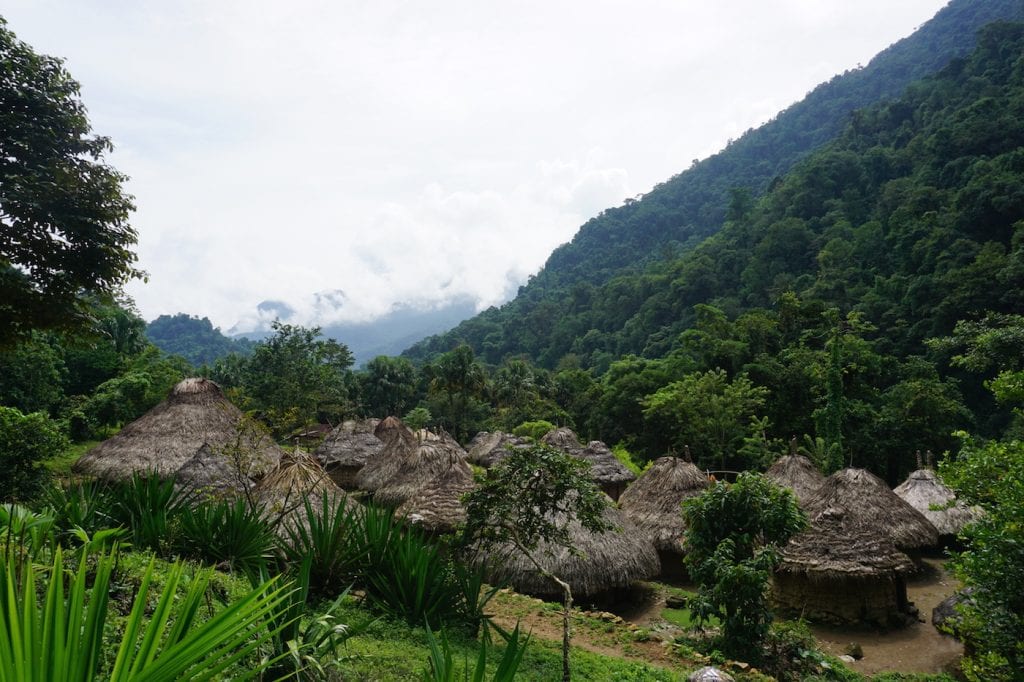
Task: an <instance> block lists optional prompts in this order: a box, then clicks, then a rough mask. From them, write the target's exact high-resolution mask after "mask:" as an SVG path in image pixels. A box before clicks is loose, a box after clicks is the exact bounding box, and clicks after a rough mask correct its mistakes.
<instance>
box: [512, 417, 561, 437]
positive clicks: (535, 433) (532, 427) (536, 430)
mask: <svg viewBox="0 0 1024 682" xmlns="http://www.w3.org/2000/svg"><path fill="white" fill-rule="evenodd" d="M554 428H555V425H554V424H552V423H551V422H549V421H545V420H543V419H539V420H537V421H533V422H523V423H522V424H520V425H519V426H517V427H516V428H514V429H512V435H514V436H520V437H523V436H525V437H528V438H532V439H534V440H537V441H539V440H540V439H541V438H543V437H544V434H546V433H547V432H548V431H551V430H553V429H554Z"/></svg>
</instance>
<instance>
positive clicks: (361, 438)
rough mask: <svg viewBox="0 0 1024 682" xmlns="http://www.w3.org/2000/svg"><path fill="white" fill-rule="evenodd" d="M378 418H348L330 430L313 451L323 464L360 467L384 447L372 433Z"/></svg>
mask: <svg viewBox="0 0 1024 682" xmlns="http://www.w3.org/2000/svg"><path fill="white" fill-rule="evenodd" d="M378 424H380V420H379V419H349V420H348V421H345V422H342V423H341V424H340V425H339V426H338V427H336V428H335V429H334V430H333V431H331V432H330V433H329V434H328V435H327V438H325V439H324V441H323V442H322V443H321V444H320V446H319V447H318V448H317V449H316V450H315V451H314V452H313V455H314V456H315V457H316V458H317V459H318V460H319V461H320V463H321V464H323V465H324V468H327V469H329V468H331V467H333V466H342V467H362V466H363V465H364V464H366V461H367V460H368V459H369V458H370V457H372V456H373V455H375V454H376V453H377V452H379V451H380V449H381V448H383V447H384V442H383V441H382V440H381V439H379V438H377V436H375V435H373V432H374V430H375V429H376V428H377V425H378Z"/></svg>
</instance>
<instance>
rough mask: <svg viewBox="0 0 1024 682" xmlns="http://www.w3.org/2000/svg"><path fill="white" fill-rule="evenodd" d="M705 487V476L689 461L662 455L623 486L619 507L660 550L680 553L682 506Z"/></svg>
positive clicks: (682, 529) (681, 543) (681, 546)
mask: <svg viewBox="0 0 1024 682" xmlns="http://www.w3.org/2000/svg"><path fill="white" fill-rule="evenodd" d="M707 487H708V477H707V475H706V474H705V473H704V472H703V471H701V470H700V469H698V468H697V467H696V466H695V465H694V464H692V463H691V462H686V461H684V460H682V459H680V458H678V457H661V458H659V459H656V460H654V462H652V463H651V466H650V468H649V469H648V470H647V471H645V472H644V473H643V474H641V475H640V478H638V479H637V480H636V481H635V482H634V483H633V484H631V485H630V486H629V487H628V488H626V492H624V493H622V497H621V498H619V506H620V507H622V511H623V512H625V514H626V518H628V519H629V520H630V521H631V522H632V523H633V525H635V526H636V527H637V529H638V530H639V531H640V532H641V533H643V534H644V535H645V536H646V537H647V539H648V540H650V542H651V543H653V544H654V546H655V547H657V548H658V549H659V550H660V551H664V552H671V553H675V554H682V553H683V535H684V533H685V532H686V522H685V521H684V520H683V511H682V508H681V505H682V503H683V500H685V499H688V498H691V497H696V496H697V495H700V494H701V492H703V490H704V489H705V488H707Z"/></svg>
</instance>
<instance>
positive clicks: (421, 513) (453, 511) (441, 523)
mask: <svg viewBox="0 0 1024 682" xmlns="http://www.w3.org/2000/svg"><path fill="white" fill-rule="evenodd" d="M468 469H469V467H464V466H451V467H448V469H447V470H445V471H444V472H443V473H441V475H439V476H435V477H434V478H433V479H431V480H430V481H428V482H427V483H426V484H425V485H423V486H421V487H420V489H419V490H418V491H417V492H416V493H415V494H413V495H412V496H411V497H410V498H409V499H407V500H406V501H405V502H403V503H402V504H400V505H399V506H398V509H397V510H396V511H395V514H396V515H398V516H404V517H406V519H407V520H408V521H409V523H411V524H412V525H414V526H419V527H421V528H423V529H424V530H426V531H427V532H429V533H436V534H440V533H451V532H453V531H454V530H455V529H456V528H457V527H458V526H459V525H461V524H462V523H464V522H465V521H466V508H465V507H464V506H463V504H462V496H463V495H465V494H466V493H468V492H469V491H471V490H472V489H473V487H474V485H475V484H474V481H473V474H472V473H471V472H470V471H469V470H468Z"/></svg>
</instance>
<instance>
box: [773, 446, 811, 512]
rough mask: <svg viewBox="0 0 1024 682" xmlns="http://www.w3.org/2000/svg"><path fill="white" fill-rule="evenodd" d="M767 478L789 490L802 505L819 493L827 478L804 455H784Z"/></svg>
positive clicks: (776, 462)
mask: <svg viewBox="0 0 1024 682" xmlns="http://www.w3.org/2000/svg"><path fill="white" fill-rule="evenodd" d="M765 476H767V477H768V478H769V479H771V480H772V481H774V482H775V483H777V484H779V485H781V486H783V487H786V488H789V489H791V490H792V491H793V494H794V495H796V499H797V501H798V502H799V503H800V504H801V505H802V504H803V503H804V501H805V500H807V499H808V498H809V497H811V495H813V494H814V493H816V492H818V489H819V488H821V484H822V483H824V482H825V476H824V474H822V473H821V471H819V470H818V467H816V466H814V462H812V461H811V460H809V459H807V458H806V457H804V456H803V455H793V454H790V455H783V456H782V457H779V458H778V459H777V460H776V461H775V464H772V465H771V466H770V467H769V468H768V471H766V472H765Z"/></svg>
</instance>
